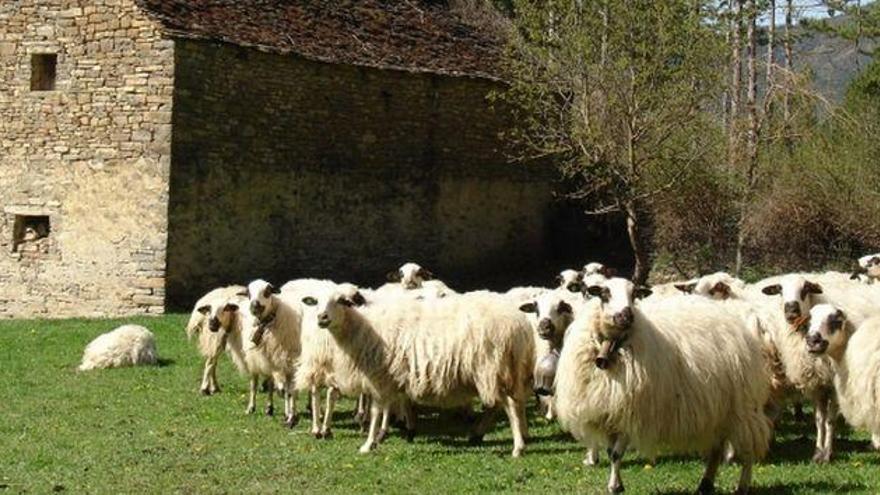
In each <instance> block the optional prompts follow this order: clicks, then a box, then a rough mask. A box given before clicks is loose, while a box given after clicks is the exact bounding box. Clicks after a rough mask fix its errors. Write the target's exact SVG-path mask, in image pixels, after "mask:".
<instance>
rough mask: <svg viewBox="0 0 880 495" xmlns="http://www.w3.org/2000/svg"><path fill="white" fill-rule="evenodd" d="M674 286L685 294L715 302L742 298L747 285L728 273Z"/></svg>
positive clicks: (704, 276) (706, 276) (707, 276)
mask: <svg viewBox="0 0 880 495" xmlns="http://www.w3.org/2000/svg"><path fill="white" fill-rule="evenodd" d="M673 286H674V287H675V288H676V289H677V290H679V291H681V292H683V293H685V294H694V295H698V296H704V297H708V298H709V299H715V300H726V299H730V298H736V299H739V298H742V292H743V291H744V290H745V287H746V283H745V282H743V281H742V280H740V279H738V278H736V277H733V276H732V275H730V274H729V273H726V272H715V273H711V274H709V275H703V276H702V277H699V278H697V279H695V280H690V281H687V282H678V283H674V284H673Z"/></svg>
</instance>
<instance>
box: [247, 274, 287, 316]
mask: <svg viewBox="0 0 880 495" xmlns="http://www.w3.org/2000/svg"><path fill="white" fill-rule="evenodd" d="M279 292H280V291H279V290H278V289H276V288H275V287H274V286H273V285H272V284H270V283H269V282H266V281H265V280H262V279H258V280H254V281H253V282H251V283H250V284H248V287H247V296H248V299H250V302H251V313H253V315H254V316H255V317H256V318H257V319H258V320H260V321H263V320H265V319H266V318H269V317H270V315H271V314H272V311H274V310H275V300H274V298H273V297H272V296H273V295H275V294H278V293H279Z"/></svg>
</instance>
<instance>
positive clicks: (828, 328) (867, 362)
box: [806, 304, 880, 450]
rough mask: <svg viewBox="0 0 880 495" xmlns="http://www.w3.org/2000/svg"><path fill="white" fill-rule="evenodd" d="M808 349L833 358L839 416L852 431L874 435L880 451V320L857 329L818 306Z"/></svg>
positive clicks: (812, 313) (836, 311)
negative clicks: (855, 429) (844, 419)
mask: <svg viewBox="0 0 880 495" xmlns="http://www.w3.org/2000/svg"><path fill="white" fill-rule="evenodd" d="M806 347H807V350H808V351H809V352H810V353H813V354H823V355H827V356H829V357H830V358H831V360H832V363H833V364H834V371H835V375H834V388H835V390H836V391H837V400H838V403H839V404H840V412H841V413H842V414H843V417H844V418H846V420H847V422H848V423H849V424H851V425H852V426H853V427H855V428H859V429H863V430H867V431H869V432H871V435H872V436H871V443H872V445H873V447H874V448H875V449H878V450H880V317H872V318H869V319H867V320H865V321H864V322H863V323H862V324H861V325H859V326H858V327H856V326H855V325H853V323H852V322H851V321H849V319H848V318H847V315H846V313H845V312H843V311H841V310H840V309H838V308H837V307H835V306H834V305H831V304H819V305H816V306H814V307H813V308H812V309H811V310H810V324H809V330H808V331H807V338H806Z"/></svg>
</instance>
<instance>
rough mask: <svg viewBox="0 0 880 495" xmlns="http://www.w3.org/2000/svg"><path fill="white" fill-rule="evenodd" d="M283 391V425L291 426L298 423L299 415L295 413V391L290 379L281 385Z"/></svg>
mask: <svg viewBox="0 0 880 495" xmlns="http://www.w3.org/2000/svg"><path fill="white" fill-rule="evenodd" d="M282 392H283V393H284V426H286V427H288V428H293V427H294V426H296V424H297V423H299V415H298V414H297V413H296V391H294V390H293V387H292V386H291V380H290V379H289V378H288V379H287V380H285V382H284V385H283V386H282Z"/></svg>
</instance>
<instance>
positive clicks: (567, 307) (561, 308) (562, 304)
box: [556, 301, 572, 314]
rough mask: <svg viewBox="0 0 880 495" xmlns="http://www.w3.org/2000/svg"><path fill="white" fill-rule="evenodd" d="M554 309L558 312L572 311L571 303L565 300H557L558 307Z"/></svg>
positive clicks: (569, 312)
mask: <svg viewBox="0 0 880 495" xmlns="http://www.w3.org/2000/svg"><path fill="white" fill-rule="evenodd" d="M556 310H557V311H559V312H560V313H568V314H571V312H572V310H571V305H570V304H568V303H567V302H565V301H559V307H558V308H556Z"/></svg>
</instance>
